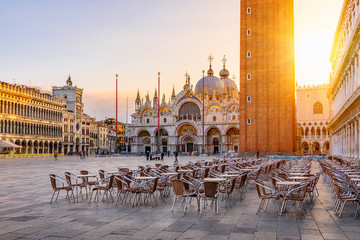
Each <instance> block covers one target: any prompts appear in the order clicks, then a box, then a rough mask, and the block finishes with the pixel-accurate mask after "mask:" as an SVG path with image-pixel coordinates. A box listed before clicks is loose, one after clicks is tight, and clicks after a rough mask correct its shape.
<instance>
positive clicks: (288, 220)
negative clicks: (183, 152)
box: [0, 157, 360, 240]
mask: <svg viewBox="0 0 360 240" xmlns="http://www.w3.org/2000/svg"><path fill="white" fill-rule="evenodd" d="M212 158H213V157H208V158H207V159H206V160H210V159H212ZM199 159H205V158H200V157H181V158H180V164H181V163H185V162H188V161H193V162H194V161H196V160H199ZM155 163H156V162H149V161H145V159H144V158H140V157H121V158H120V157H119V158H113V157H109V158H87V159H79V158H76V157H72V158H70V157H63V158H60V160H58V161H54V160H53V159H45V158H38V159H31V158H26V159H0V166H1V172H0V189H1V191H0V239H63V238H71V239H311V240H317V239H359V238H360V237H359V236H360V220H359V219H356V220H354V219H353V208H352V207H351V206H349V207H345V210H344V212H343V216H342V217H341V218H338V217H337V216H335V215H334V212H333V206H334V199H333V196H332V191H331V189H330V187H329V186H327V185H326V184H325V183H324V182H323V181H322V179H320V181H319V184H318V189H319V192H320V196H319V197H318V198H317V200H316V202H315V205H312V204H311V203H310V200H309V199H308V198H307V199H306V204H305V206H306V210H307V214H306V215H305V216H302V214H301V210H300V208H299V206H298V205H295V206H294V205H291V204H289V206H288V211H287V212H286V213H285V214H284V215H283V216H281V217H280V216H278V215H277V209H276V204H272V203H269V206H268V209H267V211H266V212H265V213H263V212H262V213H259V214H258V215H256V214H255V212H256V209H257V206H258V204H259V199H258V197H257V194H256V191H255V190H254V189H253V186H252V185H249V187H250V189H249V190H248V191H247V192H246V197H245V199H244V200H242V201H236V204H235V205H234V206H233V207H232V208H225V201H223V202H220V212H219V215H216V213H215V211H214V209H211V208H210V207H207V208H206V211H205V212H204V214H203V215H202V216H201V215H200V214H199V212H198V211H197V204H196V202H195V201H193V203H192V204H191V205H190V206H189V208H188V210H187V213H186V214H185V215H184V214H183V211H182V206H181V204H180V201H179V202H178V203H177V204H176V208H175V210H174V212H171V205H172V199H173V198H172V196H171V197H169V198H167V200H166V204H161V203H158V205H157V206H154V205H153V204H152V203H151V204H149V205H146V206H137V207H131V206H129V205H121V204H119V205H118V206H116V207H115V206H114V203H111V204H107V203H106V202H101V201H99V202H98V203H93V202H92V203H91V204H88V202H87V201H86V200H85V199H83V200H81V198H80V202H79V203H71V204H68V202H67V201H66V200H65V194H64V193H63V192H62V193H60V196H59V200H58V202H57V203H54V204H49V200H50V197H51V194H52V189H51V186H50V181H49V176H48V174H49V173H55V174H59V175H61V176H64V172H65V171H70V172H73V173H78V172H79V171H80V170H83V169H86V170H90V171H94V172H97V171H98V170H99V169H105V170H109V171H110V170H115V169H117V167H130V168H136V167H137V166H138V165H146V164H152V165H153V164H155ZM165 163H166V164H172V163H173V158H170V159H168V158H165ZM313 168H314V170H317V169H318V164H317V163H315V162H314V163H313Z"/></svg>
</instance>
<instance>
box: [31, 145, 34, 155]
mask: <svg viewBox="0 0 360 240" xmlns="http://www.w3.org/2000/svg"><path fill="white" fill-rule="evenodd" d="M31 154H34V143H32V144H31Z"/></svg>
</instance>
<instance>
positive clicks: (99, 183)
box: [89, 175, 115, 204]
mask: <svg viewBox="0 0 360 240" xmlns="http://www.w3.org/2000/svg"><path fill="white" fill-rule="evenodd" d="M114 177H115V175H110V176H108V177H105V178H103V179H100V180H97V181H96V182H95V187H94V188H93V189H92V191H91V194H90V199H89V204H90V202H91V198H92V195H93V193H94V191H96V195H95V198H94V201H95V200H96V199H97V200H98V201H99V191H103V192H104V193H103V198H104V197H105V195H106V199H107V201H108V203H110V198H112V195H111V189H112V187H113V182H114ZM104 183H106V184H105V185H102V184H104ZM109 195H110V198H109Z"/></svg>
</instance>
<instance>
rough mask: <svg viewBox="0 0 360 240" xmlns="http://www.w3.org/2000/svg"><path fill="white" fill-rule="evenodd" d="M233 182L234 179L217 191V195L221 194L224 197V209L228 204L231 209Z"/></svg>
mask: <svg viewBox="0 0 360 240" xmlns="http://www.w3.org/2000/svg"><path fill="white" fill-rule="evenodd" d="M235 182H236V178H233V179H229V180H227V181H226V182H225V184H224V185H223V187H220V189H219V193H222V194H223V195H225V202H226V207H227V205H228V204H229V206H230V207H231V194H232V193H233V191H234V187H235Z"/></svg>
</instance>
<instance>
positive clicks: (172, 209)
mask: <svg viewBox="0 0 360 240" xmlns="http://www.w3.org/2000/svg"><path fill="white" fill-rule="evenodd" d="M176 198H177V196H176V195H175V196H174V201H173V205H172V208H171V211H172V212H173V211H174V207H175V201H176Z"/></svg>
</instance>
